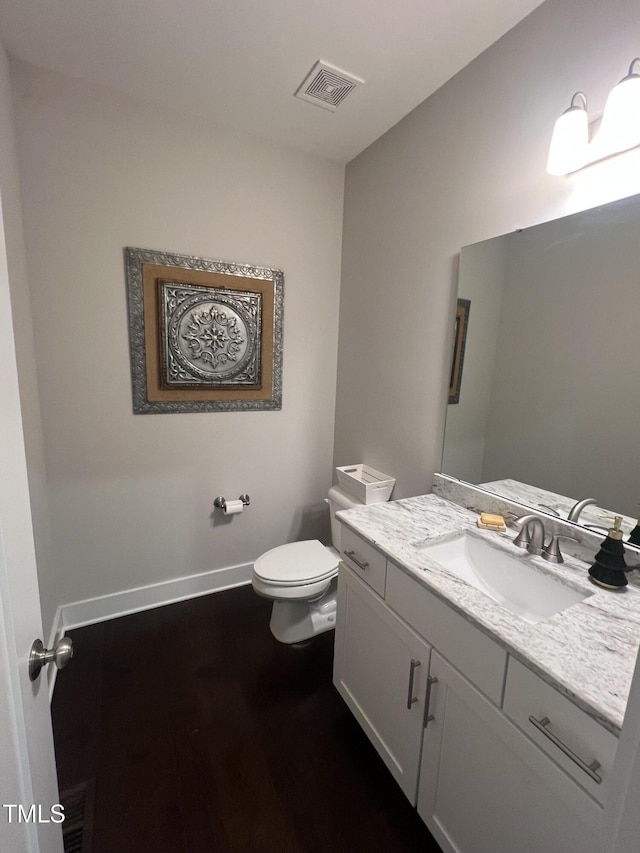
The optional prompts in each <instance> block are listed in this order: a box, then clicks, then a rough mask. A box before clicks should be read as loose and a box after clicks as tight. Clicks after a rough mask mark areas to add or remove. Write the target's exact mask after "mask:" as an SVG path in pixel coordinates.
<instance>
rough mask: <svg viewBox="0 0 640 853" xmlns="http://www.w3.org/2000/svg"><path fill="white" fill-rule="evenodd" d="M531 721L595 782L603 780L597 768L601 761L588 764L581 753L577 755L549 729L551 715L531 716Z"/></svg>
mask: <svg viewBox="0 0 640 853" xmlns="http://www.w3.org/2000/svg"><path fill="white" fill-rule="evenodd" d="M529 722H530V723H533V725H534V726H535V727H536V728H537V729H538V731H539V732H542V734H543V735H544V736H545V737H547V738H549V740H550V741H551V743H553V744H555V745H556V746H557V747H558V749H559V750H561V751H562V752H564V754H565V755H566V756H567V758H570V759H571V760H572V761H573V763H574V764H577V765H578V767H579V768H580V769H581V770H584V772H585V773H586V774H587V776H590V777H591V778H592V779H593V781H594V782H597V783H598V785H599V784H600V783H601V782H602V776H598V774H597V773H596V770H599V769H600V762H599V761H592V762H591V764H587V763H586V761H583V760H582V759H581V758H580V756H579V755H576V754H575V752H574V751H573V750H572V749H569V747H568V746H567V745H566V744H565V743H563V742H562V741H561V740H560V738H559V737H558V736H557V735H554V734H553V732H551V731H549V729H548V728H547V726H549V724H550V723H551V720H550V719H549V717H543V718H542V719H541V720H536V718H535V717H534V716H530V717H529Z"/></svg>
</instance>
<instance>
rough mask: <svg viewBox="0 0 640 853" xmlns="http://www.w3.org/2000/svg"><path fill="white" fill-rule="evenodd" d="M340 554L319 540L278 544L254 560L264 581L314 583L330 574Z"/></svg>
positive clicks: (256, 570)
mask: <svg viewBox="0 0 640 853" xmlns="http://www.w3.org/2000/svg"><path fill="white" fill-rule="evenodd" d="M337 568H338V557H337V555H336V554H332V553H331V551H330V550H329V549H328V548H325V546H324V545H323V544H322V542H319V541H318V540H317V539H306V540H305V541H304V542H290V543H289V544H288V545H278V547H277V548H272V549H271V550H270V551H267V552H266V554H263V555H262V556H261V557H258V559H257V560H256V561H255V563H254V566H253V571H254V572H255V573H256V575H257V576H258V577H259V578H261V579H262V580H264V581H273V582H274V583H279V584H292V585H293V584H296V583H313V582H314V581H321V580H324V579H325V578H327V577H331V575H333V574H334V573H335V571H336V569H337Z"/></svg>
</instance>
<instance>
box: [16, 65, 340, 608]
mask: <svg viewBox="0 0 640 853" xmlns="http://www.w3.org/2000/svg"><path fill="white" fill-rule="evenodd" d="M12 82H13V90H14V98H15V107H16V126H17V135H18V142H19V158H20V159H19V165H20V176H21V181H22V198H23V210H24V223H25V237H26V245H27V256H28V259H29V274H30V282H31V293H32V303H33V327H34V340H35V354H36V360H37V370H38V379H39V385H40V406H41V410H42V424H43V432H44V440H45V455H46V466H47V473H48V484H49V494H50V500H51V511H52V531H53V547H54V558H55V563H54V565H53V566H52V567H51V568H49V567H47V568H46V570H43V573H44V572H46V575H47V584H49V583H50V582H51V586H52V587H55V591H52V601H51V604H52V605H55V603H58V604H60V603H69V602H72V601H77V600H81V599H85V598H90V597H94V596H99V595H105V594H108V593H113V592H118V591H122V590H126V589H132V588H135V587H138V586H145V585H148V584H153V583H155V582H159V581H163V580H167V579H171V578H177V577H182V576H186V575H190V574H195V573H200V572H205V571H209V570H215V569H219V568H224V567H227V566H232V565H238V564H242V563H245V562H251V561H253V560H254V559H255V558H256V557H257V556H258V555H259V554H260V553H261V552H263V551H264V550H266V549H267V548H270V547H273V546H275V545H278V544H281V543H283V542H286V541H289V540H292V539H295V538H298V537H300V536H302V537H304V536H305V535H315V534H320V535H324V534H325V533H327V532H328V521H327V513H326V507H325V505H324V503H323V502H322V501H323V498H324V496H325V495H326V493H327V490H328V488H329V486H330V485H331V475H332V452H333V422H334V402H335V382H336V353H337V326H338V304H339V286H340V249H341V237H342V204H343V187H344V168H343V167H341V166H337V165H335V164H331V163H327V162H325V161H322V160H320V159H317V158H314V157H311V156H306V155H302V154H299V153H296V152H293V151H287V150H284V149H282V148H278V147H273V146H269V145H265V144H261V143H259V142H257V141H255V140H252V139H247V138H245V137H242V136H236V135H233V134H230V133H228V132H218V131H216V130H214V129H212V128H211V127H208V126H206V125H202V126H200V125H198V123H197V122H195V121H191V122H189V123H187V124H185V122H184V121H182V120H181V119H180V118H179V117H176V116H173V115H171V114H168V113H166V112H165V113H163V112H162V111H160V110H159V109H158V108H157V107H151V106H146V105H145V104H143V103H138V102H135V101H132V100H129V99H127V98H125V97H123V96H120V95H118V94H114V93H112V92H110V91H108V90H106V89H101V88H98V87H95V86H91V85H88V84H87V85H85V84H83V83H80V82H78V81H74V80H71V79H67V78H65V77H62V76H59V75H56V74H52V73H48V72H45V71H41V70H38V69H35V68H34V67H32V66H29V65H25V64H22V63H16V64H14V65H13V66H12ZM127 245H133V246H140V247H145V248H151V249H165V250H169V251H174V252H178V253H184V254H195V255H202V256H204V257H209V258H219V259H223V260H230V261H239V262H243V263H249V264H258V265H263V266H269V267H278V268H280V269H282V270H284V273H285V321H284V322H285V329H284V366H283V375H284V400H283V408H282V411H280V412H247V413H226V412H225V413H211V414H185V415H173V414H172V415H146V416H145V415H136V416H134V415H133V414H132V406H131V383H130V369H129V344H128V324H127V303H126V289H125V279H124V263H123V247H124V246H127ZM242 492H248V493H249V494H250V496H251V506H250V507H249V508H248V509H247V510H246V511H245V512H244V513H243V515H242V516H236V517H234V518H232V519H231V520H230V523H227V524H216V523H214V520H212V517H211V516H212V512H213V499H214V498H215V496H216V495H219V494H220V495H225V496H226V497H228V498H237V497H238V496H239V495H240V494H241V493H242Z"/></svg>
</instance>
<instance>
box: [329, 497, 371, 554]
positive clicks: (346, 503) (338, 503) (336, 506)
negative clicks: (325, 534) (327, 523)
mask: <svg viewBox="0 0 640 853" xmlns="http://www.w3.org/2000/svg"><path fill="white" fill-rule="evenodd" d="M327 501H328V503H329V511H330V512H331V541H332V543H333V547H334V548H335V549H336V551H337V552H338V553H339V554H341V553H342V551H341V550H340V530H341V527H342V525H341V524H340V522H339V521H338V519H337V518H336V512H340V510H341V509H351V507H354V506H364V504H363V503H362V501H359V500H357V499H356V498H354V497H352V496H351V495H347V494H345V492H343V491H342V489H339V488H338V487H337V486H332V487H331V488H330V489H329V496H328V498H327Z"/></svg>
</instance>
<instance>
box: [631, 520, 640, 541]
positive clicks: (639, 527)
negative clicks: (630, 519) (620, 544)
mask: <svg viewBox="0 0 640 853" xmlns="http://www.w3.org/2000/svg"><path fill="white" fill-rule="evenodd" d="M629 544H630V545H640V518H639V519H638V521H637V523H636V526H635V527H634V528H633V530H632V531H631V533H630V534H629Z"/></svg>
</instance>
